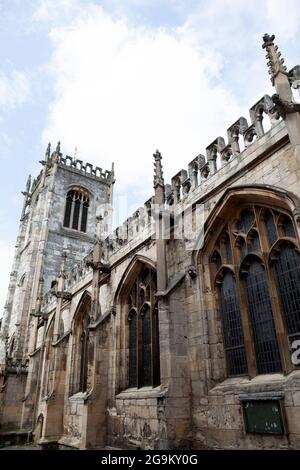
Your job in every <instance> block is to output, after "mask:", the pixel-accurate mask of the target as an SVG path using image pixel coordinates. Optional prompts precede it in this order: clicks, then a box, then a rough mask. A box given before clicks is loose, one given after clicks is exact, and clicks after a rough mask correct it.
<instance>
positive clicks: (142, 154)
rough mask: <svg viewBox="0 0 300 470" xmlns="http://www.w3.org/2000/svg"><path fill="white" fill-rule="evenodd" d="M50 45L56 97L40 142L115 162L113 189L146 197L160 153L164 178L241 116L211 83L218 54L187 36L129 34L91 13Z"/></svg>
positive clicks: (121, 23) (55, 34) (55, 33)
mask: <svg viewBox="0 0 300 470" xmlns="http://www.w3.org/2000/svg"><path fill="white" fill-rule="evenodd" d="M51 39H52V41H53V45H54V54H53V58H52V62H51V70H52V77H53V80H54V85H55V100H54V102H53V103H51V107H50V114H49V122H48V125H47V128H46V129H45V131H44V141H45V143H46V142H47V141H48V140H51V141H53V142H55V141H56V140H58V139H61V140H62V144H63V150H65V151H67V152H70V153H73V150H74V147H78V149H79V153H80V157H81V158H83V159H84V160H91V161H93V162H97V163H98V164H100V166H102V165H103V166H104V165H105V166H108V165H109V164H110V162H111V161H114V162H115V166H116V176H117V181H118V187H119V189H120V190H125V189H127V191H129V192H131V193H132V191H133V189H132V188H135V192H136V193H137V192H140V193H141V194H142V197H143V198H144V200H145V199H146V198H148V197H150V196H151V192H152V188H151V185H152V153H153V151H155V150H156V148H157V147H158V148H159V149H160V151H161V152H162V154H163V156H164V157H165V163H166V162H167V165H165V166H167V168H166V169H167V173H168V176H169V177H170V176H172V174H175V172H177V171H178V170H180V169H181V168H182V167H183V168H185V167H187V163H188V162H189V161H190V160H192V158H193V157H195V156H196V155H197V154H198V153H200V152H202V153H203V152H205V146H207V145H208V144H209V143H210V142H211V141H212V140H213V139H214V138H215V137H217V134H216V132H220V131H223V132H224V131H225V129H226V126H229V125H230V124H231V123H232V122H233V120H235V119H237V118H238V117H239V115H240V113H241V110H240V109H239V106H238V105H237V103H236V101H235V99H234V97H233V96H232V95H231V94H230V93H229V92H228V91H227V90H226V88H225V87H224V86H223V85H222V84H221V83H218V82H217V81H216V75H217V74H220V67H221V59H220V56H219V54H217V53H214V52H211V51H205V49H204V48H202V47H200V46H199V45H197V44H195V42H194V40H193V37H192V36H189V35H188V34H187V32H186V31H185V32H184V34H182V33H181V32H180V31H179V30H178V31H175V32H174V31H173V32H169V31H166V30H164V29H154V28H146V27H144V28H143V27H140V28H134V27H132V26H129V25H128V24H127V23H126V21H125V20H118V21H117V20H113V19H112V18H111V17H110V16H109V15H108V14H106V13H104V11H103V10H102V9H101V8H100V7H95V6H93V7H90V8H89V9H88V8H84V9H83V10H82V12H81V14H80V15H78V16H77V17H76V18H75V19H74V20H73V21H72V22H70V23H68V25H67V26H65V27H59V28H55V29H53V30H52V32H51ZM196 46H197V47H196ZM218 129H219V131H217V130H218ZM140 202H141V203H142V202H143V199H142V200H141V201H140Z"/></svg>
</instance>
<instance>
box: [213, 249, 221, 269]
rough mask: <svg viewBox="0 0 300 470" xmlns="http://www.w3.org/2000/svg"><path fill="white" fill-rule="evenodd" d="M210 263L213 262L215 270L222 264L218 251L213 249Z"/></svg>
mask: <svg viewBox="0 0 300 470" xmlns="http://www.w3.org/2000/svg"><path fill="white" fill-rule="evenodd" d="M211 261H212V263H214V264H215V266H216V270H217V271H218V270H219V269H220V267H221V266H222V259H221V256H220V254H219V252H218V251H215V252H214V254H213V255H212V257H211Z"/></svg>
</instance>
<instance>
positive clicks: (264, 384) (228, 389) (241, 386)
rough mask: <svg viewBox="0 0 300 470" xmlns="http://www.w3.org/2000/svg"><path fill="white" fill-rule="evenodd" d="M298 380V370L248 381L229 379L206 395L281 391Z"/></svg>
mask: <svg viewBox="0 0 300 470" xmlns="http://www.w3.org/2000/svg"><path fill="white" fill-rule="evenodd" d="M294 379H296V380H299V379H300V370H293V371H292V372H290V373H289V374H288V375H284V374H281V373H276V374H262V375H257V376H256V377H253V378H252V379H249V377H245V376H240V377H229V378H227V379H225V380H224V381H223V382H221V383H219V384H218V385H216V386H215V387H213V388H212V389H210V390H209V393H208V395H220V394H224V393H234V394H237V393H241V394H242V393H256V392H260V391H261V390H262V389H263V390H264V391H265V392H267V391H270V392H271V391H281V390H283V389H284V388H286V385H287V384H288V383H289V382H291V383H292V382H293V380H294Z"/></svg>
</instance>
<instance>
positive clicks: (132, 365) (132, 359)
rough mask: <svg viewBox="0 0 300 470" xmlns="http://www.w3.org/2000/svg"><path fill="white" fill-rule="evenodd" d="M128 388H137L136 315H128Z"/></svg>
mask: <svg viewBox="0 0 300 470" xmlns="http://www.w3.org/2000/svg"><path fill="white" fill-rule="evenodd" d="M128 320H129V374H128V375H129V387H136V386H137V314H136V312H134V311H133V312H131V313H130V314H129V318H128Z"/></svg>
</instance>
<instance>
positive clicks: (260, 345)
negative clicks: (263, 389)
mask: <svg viewBox="0 0 300 470" xmlns="http://www.w3.org/2000/svg"><path fill="white" fill-rule="evenodd" d="M209 259H210V266H211V275H212V279H213V282H214V284H215V286H216V289H217V290H216V294H217V298H218V301H219V310H220V316H221V319H222V325H223V338H224V351H225V357H226V363H227V370H228V374H229V375H242V374H245V373H247V371H248V372H249V374H250V376H254V375H256V374H265V373H273V372H279V371H282V370H284V371H285V372H288V371H290V370H292V368H293V367H296V365H295V364H292V359H291V344H292V341H293V340H294V339H300V252H299V240H298V238H297V236H296V230H295V227H294V222H293V220H292V218H291V216H290V215H289V214H287V213H285V212H284V211H283V210H282V209H278V208H274V209H273V208H269V207H268V208H267V207H261V206H257V205H246V204H242V205H240V207H239V210H238V212H237V214H236V216H235V217H231V219H229V220H228V222H227V223H226V225H225V226H223V228H222V230H221V232H219V235H218V238H217V240H216V242H215V243H214V245H213V246H212V250H211V255H210V258H209Z"/></svg>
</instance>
